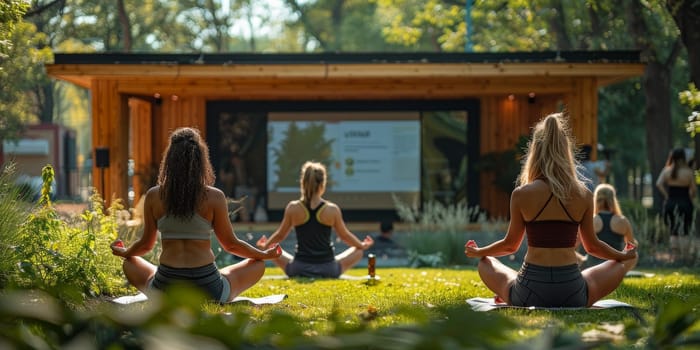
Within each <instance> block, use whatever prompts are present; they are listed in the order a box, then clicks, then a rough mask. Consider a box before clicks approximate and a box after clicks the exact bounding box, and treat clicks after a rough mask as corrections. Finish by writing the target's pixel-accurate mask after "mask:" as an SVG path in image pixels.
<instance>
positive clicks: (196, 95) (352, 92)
mask: <svg viewBox="0 0 700 350" xmlns="http://www.w3.org/2000/svg"><path fill="white" fill-rule="evenodd" d="M47 71H48V74H49V75H50V76H52V77H54V78H56V79H60V80H64V81H68V82H71V83H74V84H77V85H79V86H81V87H84V88H86V89H89V90H90V94H91V99H92V146H93V147H94V148H95V149H96V150H100V152H101V153H100V154H99V155H97V158H103V159H96V160H97V161H98V163H100V162H101V163H102V164H101V165H100V167H97V166H96V167H94V171H93V175H94V176H93V179H94V182H93V183H94V186H95V188H96V189H98V190H100V191H102V192H103V195H104V194H108V195H109V196H106V198H108V199H113V198H126V197H127V192H128V190H129V188H130V187H132V186H133V190H134V192H135V194H136V196H137V198H138V196H140V195H141V194H142V193H143V192H144V190H145V188H144V187H146V186H148V185H149V183H152V181H153V176H154V175H155V174H154V169H156V168H157V165H158V162H159V161H160V157H161V154H162V152H163V150H164V148H165V146H166V144H167V137H168V134H169V132H170V131H172V130H173V129H175V128H177V127H180V126H194V127H197V128H199V129H200V130H201V131H202V132H203V134H204V136H205V137H206V138H207V140H208V142H209V141H210V139H216V138H217V137H219V136H216V135H215V134H216V132H217V130H216V129H217V125H218V124H216V122H215V119H217V118H219V116H220V115H221V114H218V115H213V114H212V111H213V110H220V109H221V108H224V109H226V108H229V109H241V110H247V111H255V112H256V113H258V114H257V115H263V116H264V115H266V114H267V113H272V112H279V111H299V110H314V111H319V110H323V111H328V110H331V109H332V110H336V111H344V110H358V108H359V109H363V108H364V109H370V110H380V111H385V112H391V111H395V110H400V111H406V110H416V111H426V110H441V109H445V108H449V109H450V110H460V109H462V110H467V111H468V112H469V122H468V123H469V131H468V138H469V140H470V141H469V144H468V146H467V147H464V148H463V149H461V150H460V152H463V153H464V154H466V155H469V156H470V157H469V158H470V163H469V165H470V166H469V169H470V170H469V173H468V176H467V180H466V182H467V185H466V187H467V196H466V197H467V198H468V199H469V204H472V205H474V204H478V205H479V206H480V207H481V208H484V209H485V210H486V211H488V213H490V214H491V215H492V216H501V217H505V216H507V214H508V198H509V193H506V192H505V191H502V190H500V189H498V188H496V187H495V186H493V185H492V182H493V177H494V174H493V172H484V171H479V170H478V169H477V167H475V166H474V164H475V162H476V161H477V160H478V158H479V157H480V156H482V155H485V154H488V153H492V152H500V151H506V150H511V149H513V148H514V147H515V146H516V144H517V143H518V140H519V139H520V138H521V137H522V136H523V135H527V134H528V133H529V131H530V127H531V126H532V125H533V124H534V123H535V122H536V121H537V120H538V119H539V118H541V117H543V116H544V115H546V114H549V113H551V112H556V111H560V110H562V109H566V110H568V112H569V113H570V115H571V121H572V128H573V132H574V135H575V137H576V139H577V142H578V143H580V144H591V145H596V144H597V127H598V123H597V110H598V91H599V88H600V87H603V86H606V85H610V84H615V83H617V82H621V81H623V80H625V79H628V78H631V77H637V76H640V75H642V74H643V71H644V64H643V63H642V62H641V61H640V55H639V53H638V52H629V51H604V52H598V51H596V52H528V53H522V52H515V53H338V54H333V53H323V54H201V55H199V54H56V55H55V58H54V63H53V64H50V65H48V66H47ZM227 105H228V106H229V107H225V106H227ZM222 106H224V107H222ZM358 106H360V107H358ZM362 106H365V107H362ZM423 118H425V117H423ZM212 119H214V121H212ZM210 145H211V143H210ZM214 153H216V152H213V154H212V156H213V157H215V156H216V155H215V154H214ZM104 157H106V159H105V158H104ZM130 160H131V161H132V162H133V167H134V169H133V171H134V172H135V173H136V174H141V175H143V176H142V177H145V178H147V179H145V180H144V179H142V181H134V182H133V184H132V185H130V183H129V179H128V178H129V177H128V176H127V174H128V171H129V162H130ZM261 162H262V161H261ZM93 164H94V163H93ZM438 166H439V165H438ZM430 167H431V165H429V164H423V165H422V167H421V170H420V171H422V172H424V173H425V172H426V171H430V170H431V169H430ZM349 218H350V219H351V220H352V216H351V215H350V216H349Z"/></svg>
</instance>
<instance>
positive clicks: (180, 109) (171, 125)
mask: <svg viewBox="0 0 700 350" xmlns="http://www.w3.org/2000/svg"><path fill="white" fill-rule="evenodd" d="M206 102H207V101H206V99H205V98H204V97H202V96H186V97H181V96H178V97H177V98H175V99H174V98H173V97H172V96H165V97H164V98H163V99H162V102H161V104H160V105H159V106H157V107H156V109H155V113H154V115H155V120H154V128H155V131H156V135H154V152H155V153H156V157H157V159H156V162H160V158H161V157H162V155H163V152H164V151H165V147H167V145H168V137H169V136H170V133H171V132H173V130H175V129H177V128H180V127H185V126H188V127H194V128H197V129H199V131H200V132H201V133H202V136H203V137H204V138H205V139H206V137H207V130H206V126H207V123H206V119H207V116H206Z"/></svg>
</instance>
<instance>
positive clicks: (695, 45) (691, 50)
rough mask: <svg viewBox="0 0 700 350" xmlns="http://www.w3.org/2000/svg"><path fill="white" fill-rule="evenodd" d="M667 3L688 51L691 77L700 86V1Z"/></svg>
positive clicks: (687, 0) (676, 0) (672, 1)
mask: <svg viewBox="0 0 700 350" xmlns="http://www.w3.org/2000/svg"><path fill="white" fill-rule="evenodd" d="M666 4H667V8H668V11H669V12H670V13H671V16H673V19H674V21H675V22H676V25H678V29H679V30H680V32H681V40H682V41H683V45H685V48H686V50H687V51H688V62H689V63H690V78H691V80H692V81H693V83H695V86H696V87H700V1H698V0H667V1H666Z"/></svg>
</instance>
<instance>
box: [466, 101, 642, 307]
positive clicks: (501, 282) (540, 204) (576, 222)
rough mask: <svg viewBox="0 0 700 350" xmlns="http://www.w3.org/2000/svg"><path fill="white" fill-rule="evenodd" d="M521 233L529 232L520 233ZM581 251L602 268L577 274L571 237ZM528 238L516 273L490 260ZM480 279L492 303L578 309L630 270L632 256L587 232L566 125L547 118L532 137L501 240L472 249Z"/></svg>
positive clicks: (584, 195) (586, 206)
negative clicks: (494, 298)
mask: <svg viewBox="0 0 700 350" xmlns="http://www.w3.org/2000/svg"><path fill="white" fill-rule="evenodd" d="M526 232H527V234H526ZM579 233H580V238H581V243H582V244H583V247H584V248H585V250H586V251H587V252H588V253H589V254H591V255H593V256H597V257H599V258H602V259H606V260H608V261H606V262H605V263H602V264H600V265H596V266H594V267H591V268H588V269H586V270H584V271H581V270H580V269H579V266H578V260H577V257H576V250H575V246H576V242H577V236H579ZM526 237H527V253H526V255H525V261H524V263H523V265H522V267H521V268H520V271H519V272H516V271H515V270H513V269H511V268H510V267H508V266H506V265H504V264H503V263H501V262H500V261H498V260H497V259H496V258H494V257H500V256H505V255H510V254H513V253H514V252H515V251H517V250H518V248H519V247H520V245H521V243H522V242H523V240H524V239H525V238H526ZM465 254H466V255H467V256H468V257H473V258H480V260H479V267H478V269H479V276H481V279H482V280H483V282H484V284H486V286H487V287H488V288H489V289H490V290H492V291H493V292H494V293H496V295H497V297H500V298H501V299H503V300H504V301H505V302H506V303H508V304H510V305H515V306H545V307H584V306H590V305H592V304H593V303H595V302H596V301H598V300H599V299H601V298H603V297H604V296H606V295H608V294H609V293H611V292H612V291H613V290H615V288H617V286H618V285H619V284H620V282H621V281H622V279H623V277H624V276H625V273H626V272H627V271H628V270H629V269H630V268H631V264H632V262H633V261H634V259H635V257H636V256H637V253H636V251H635V250H634V249H632V250H627V251H619V250H617V249H614V248H612V247H610V246H609V245H607V244H606V243H604V242H602V241H600V240H599V239H598V237H597V236H596V234H595V232H594V230H593V194H592V193H591V191H589V190H588V189H587V188H586V185H585V184H584V183H583V182H582V181H581V180H579V179H578V176H577V173H576V161H575V159H574V144H573V141H572V138H571V136H570V134H569V129H568V125H567V119H566V118H565V116H564V115H562V114H561V113H555V114H551V115H549V116H547V117H545V118H544V119H542V120H541V121H540V122H538V123H537V124H536V125H535V127H534V129H533V133H532V139H531V140H530V144H529V146H528V150H527V154H526V159H525V162H524V163H523V168H522V171H521V173H520V176H519V177H518V187H517V188H516V189H515V190H514V191H513V193H512V194H511V198H510V223H509V226H508V231H507V232H506V235H505V237H504V238H503V239H501V240H499V241H496V242H494V243H492V244H489V245H487V246H485V247H478V246H477V245H476V244H475V243H474V242H473V241H469V242H467V244H466V245H465Z"/></svg>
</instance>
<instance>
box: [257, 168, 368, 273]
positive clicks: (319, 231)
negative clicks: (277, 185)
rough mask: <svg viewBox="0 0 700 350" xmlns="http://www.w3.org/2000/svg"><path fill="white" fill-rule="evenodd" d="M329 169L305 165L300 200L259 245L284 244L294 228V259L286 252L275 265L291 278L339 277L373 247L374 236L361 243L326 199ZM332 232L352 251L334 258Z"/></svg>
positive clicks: (285, 212) (289, 206) (339, 212)
mask: <svg viewBox="0 0 700 350" xmlns="http://www.w3.org/2000/svg"><path fill="white" fill-rule="evenodd" d="M326 181H327V175H326V167H325V166H324V165H323V164H321V163H317V162H306V163H304V165H303V166H302V168H301V179H300V181H299V183H300V184H301V186H300V187H301V188H300V189H301V198H300V199H298V200H293V201H291V202H289V203H288V204H287V207H286V208H285V209H284V217H283V218H282V222H281V223H280V226H279V227H278V228H277V230H276V231H275V232H274V233H272V235H270V238H267V236H265V235H263V236H262V237H260V239H259V240H258V242H257V243H256V244H257V246H258V247H259V248H261V249H262V248H263V247H265V248H267V247H270V246H272V245H274V244H276V243H279V242H281V241H283V240H284V239H285V238H287V235H288V234H289V232H290V231H291V229H292V227H294V231H295V232H296V236H297V245H296V251H295V253H294V256H292V255H291V254H290V253H288V252H285V251H283V252H282V255H281V256H280V257H279V258H277V259H275V260H274V262H275V264H277V266H279V267H280V268H281V269H282V270H284V272H285V274H287V276H289V277H296V276H300V277H320V278H337V277H339V276H340V275H341V274H342V273H343V272H345V271H347V270H348V269H349V268H351V267H353V266H354V265H355V264H357V263H358V262H359V261H360V260H361V259H362V255H363V251H364V250H366V249H367V248H369V247H371V246H372V244H374V240H373V239H372V237H370V236H367V237H365V239H364V240H362V241H360V240H359V239H358V238H357V237H356V236H355V234H353V233H352V232H350V230H348V228H347V227H346V226H345V221H344V220H343V215H342V213H341V210H340V207H339V206H338V205H337V204H335V203H332V202H330V201H328V200H325V199H323V197H322V196H323V194H324V192H325V190H326V183H327V182H326ZM331 229H334V230H335V232H336V233H337V234H338V236H339V237H340V239H342V240H343V241H344V242H345V243H347V245H349V246H350V248H348V249H346V250H345V251H343V252H342V253H340V254H338V255H335V248H334V247H333V243H332V241H331Z"/></svg>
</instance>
